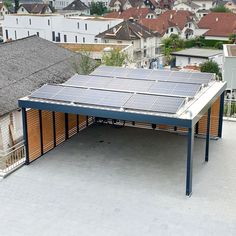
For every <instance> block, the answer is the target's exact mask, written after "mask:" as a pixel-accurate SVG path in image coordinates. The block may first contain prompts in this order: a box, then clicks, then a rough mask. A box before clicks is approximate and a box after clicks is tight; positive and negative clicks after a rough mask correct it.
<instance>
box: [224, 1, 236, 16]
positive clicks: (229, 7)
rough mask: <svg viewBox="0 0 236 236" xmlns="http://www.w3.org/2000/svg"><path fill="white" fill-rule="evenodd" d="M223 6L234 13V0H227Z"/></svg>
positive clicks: (235, 5) (235, 8)
mask: <svg viewBox="0 0 236 236" xmlns="http://www.w3.org/2000/svg"><path fill="white" fill-rule="evenodd" d="M224 6H225V7H226V8H227V9H229V10H230V11H232V12H233V13H236V0H230V1H227V2H226V3H225V4H224Z"/></svg>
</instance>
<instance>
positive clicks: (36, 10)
mask: <svg viewBox="0 0 236 236" xmlns="http://www.w3.org/2000/svg"><path fill="white" fill-rule="evenodd" d="M50 13H52V9H51V7H50V6H49V5H48V4H44V3H23V4H20V7H19V9H18V10H17V14H24V15H25V14H50Z"/></svg>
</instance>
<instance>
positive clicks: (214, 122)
mask: <svg viewBox="0 0 236 236" xmlns="http://www.w3.org/2000/svg"><path fill="white" fill-rule="evenodd" d="M219 112H220V97H219V98H218V99H217V100H216V101H215V103H214V104H213V105H212V107H211V129H210V135H211V136H212V137H217V136H218V127H219ZM198 127H199V129H198V133H199V134H202V135H205V134H206V129H207V113H206V114H205V115H204V116H203V117H202V118H201V119H200V120H199V126H198Z"/></svg>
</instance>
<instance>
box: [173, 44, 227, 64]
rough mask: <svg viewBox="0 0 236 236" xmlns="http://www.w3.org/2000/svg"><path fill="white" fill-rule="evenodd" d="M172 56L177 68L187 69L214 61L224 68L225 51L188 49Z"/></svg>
mask: <svg viewBox="0 0 236 236" xmlns="http://www.w3.org/2000/svg"><path fill="white" fill-rule="evenodd" d="M171 55H172V56H174V57H175V58H176V66H178V67H181V68H183V67H186V66H188V65H196V66H199V65H200V64H202V63H204V62H206V61H208V60H212V61H215V62H217V63H218V65H219V66H220V67H222V60H223V51H222V50H213V49H202V48H188V49H184V50H181V51H177V52H172V53H171Z"/></svg>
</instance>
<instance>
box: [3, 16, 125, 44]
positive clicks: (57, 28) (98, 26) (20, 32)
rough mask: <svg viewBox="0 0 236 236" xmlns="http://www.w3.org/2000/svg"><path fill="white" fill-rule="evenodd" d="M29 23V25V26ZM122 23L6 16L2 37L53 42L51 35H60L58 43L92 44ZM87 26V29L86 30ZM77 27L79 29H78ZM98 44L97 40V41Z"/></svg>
mask: <svg viewBox="0 0 236 236" xmlns="http://www.w3.org/2000/svg"><path fill="white" fill-rule="evenodd" d="M30 22H31V24H30ZM120 22H122V20H121V19H98V20H96V18H92V17H74V18H73V17H71V18H70V17H64V16H62V15H51V16H37V15H8V16H7V17H5V19H4V21H3V36H4V40H7V38H6V30H7V31H8V39H10V38H11V39H12V40H15V39H20V38H24V37H27V36H29V35H34V34H37V33H38V34H39V36H40V37H41V38H44V39H47V40H49V41H53V37H52V34H53V32H55V35H56V36H57V35H58V33H59V34H60V39H61V41H60V42H64V35H66V38H67V42H71V43H75V42H76V37H77V42H78V43H83V42H85V43H94V42H95V36H96V35H97V34H99V33H101V32H103V31H105V30H107V29H108V27H109V28H111V27H113V26H115V25H117V24H119V23H120ZM86 25H87V28H86ZM78 26H79V27H78ZM98 42H99V40H98Z"/></svg>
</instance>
